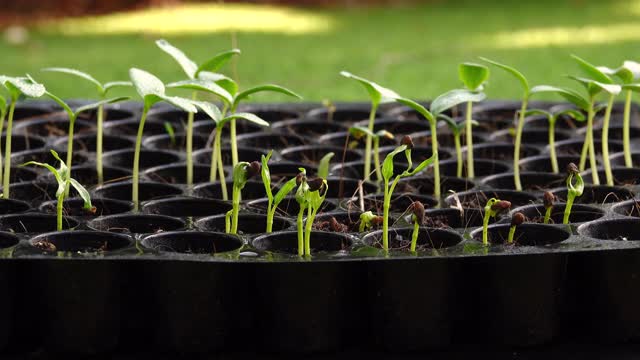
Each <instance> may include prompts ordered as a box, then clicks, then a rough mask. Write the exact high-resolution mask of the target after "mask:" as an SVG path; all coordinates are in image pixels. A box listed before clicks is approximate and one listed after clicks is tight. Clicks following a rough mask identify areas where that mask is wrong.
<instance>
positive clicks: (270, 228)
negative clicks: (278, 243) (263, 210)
mask: <svg viewBox="0 0 640 360" xmlns="http://www.w3.org/2000/svg"><path fill="white" fill-rule="evenodd" d="M269 203H271V201H269ZM268 208H269V210H268V211H267V231H266V232H267V234H269V233H271V232H273V217H274V216H275V212H276V207H274V208H273V209H271V204H269V205H268Z"/></svg>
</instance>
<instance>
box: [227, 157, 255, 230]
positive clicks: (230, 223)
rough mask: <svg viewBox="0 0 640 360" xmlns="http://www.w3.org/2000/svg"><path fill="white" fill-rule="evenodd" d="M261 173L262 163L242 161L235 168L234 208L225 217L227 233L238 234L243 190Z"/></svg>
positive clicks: (232, 203)
mask: <svg viewBox="0 0 640 360" xmlns="http://www.w3.org/2000/svg"><path fill="white" fill-rule="evenodd" d="M259 173H260V163H259V162H257V161H253V162H251V163H248V162H246V161H241V162H239V163H237V164H236V166H234V167H233V193H232V194H233V197H232V201H231V205H232V208H231V210H229V211H228V212H227V215H226V216H225V227H226V231H227V233H231V234H237V233H238V214H239V212H240V199H241V198H242V189H244V186H245V185H246V184H247V181H248V180H249V179H250V178H252V177H254V176H256V175H258V174H259Z"/></svg>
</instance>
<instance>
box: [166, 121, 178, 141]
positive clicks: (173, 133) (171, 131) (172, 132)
mask: <svg viewBox="0 0 640 360" xmlns="http://www.w3.org/2000/svg"><path fill="white" fill-rule="evenodd" d="M164 131H166V132H167V135H169V141H170V142H171V146H172V147H175V146H176V131H175V130H174V128H173V125H171V123H170V122H169V121H165V122H164Z"/></svg>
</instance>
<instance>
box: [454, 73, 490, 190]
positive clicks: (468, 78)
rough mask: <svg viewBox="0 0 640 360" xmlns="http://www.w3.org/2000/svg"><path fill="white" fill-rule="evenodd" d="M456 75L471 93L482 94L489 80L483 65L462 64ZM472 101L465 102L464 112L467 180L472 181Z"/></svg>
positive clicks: (473, 173)
mask: <svg viewBox="0 0 640 360" xmlns="http://www.w3.org/2000/svg"><path fill="white" fill-rule="evenodd" d="M458 75H459V77H460V80H462V83H463V84H464V86H465V87H466V88H467V89H468V90H469V91H472V92H477V93H479V92H482V89H483V87H484V86H483V84H484V83H485V82H486V81H487V79H489V68H487V67H486V66H484V65H480V64H474V63H462V64H460V65H459V67H458ZM472 114H473V101H467V112H466V119H465V124H466V132H465V134H466V136H467V178H469V179H473V178H474V176H475V172H474V169H473V132H472V131H473V130H472V126H473V123H472V121H471V116H472Z"/></svg>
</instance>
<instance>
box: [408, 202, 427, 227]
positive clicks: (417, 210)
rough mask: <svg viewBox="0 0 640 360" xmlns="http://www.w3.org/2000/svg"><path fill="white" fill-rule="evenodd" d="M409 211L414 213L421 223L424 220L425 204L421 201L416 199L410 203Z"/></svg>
mask: <svg viewBox="0 0 640 360" xmlns="http://www.w3.org/2000/svg"><path fill="white" fill-rule="evenodd" d="M409 211H411V212H412V213H413V216H415V217H416V219H417V221H418V223H419V224H422V222H423V220H424V205H423V204H422V203H421V202H420V201H414V202H412V203H411V205H409Z"/></svg>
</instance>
